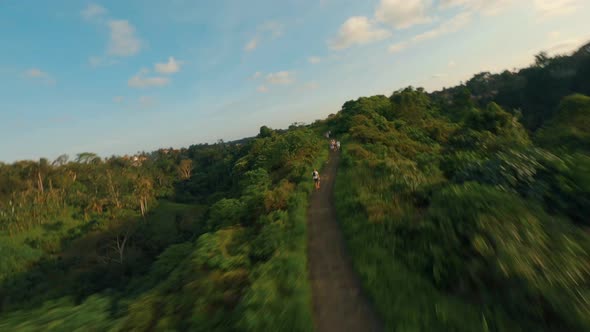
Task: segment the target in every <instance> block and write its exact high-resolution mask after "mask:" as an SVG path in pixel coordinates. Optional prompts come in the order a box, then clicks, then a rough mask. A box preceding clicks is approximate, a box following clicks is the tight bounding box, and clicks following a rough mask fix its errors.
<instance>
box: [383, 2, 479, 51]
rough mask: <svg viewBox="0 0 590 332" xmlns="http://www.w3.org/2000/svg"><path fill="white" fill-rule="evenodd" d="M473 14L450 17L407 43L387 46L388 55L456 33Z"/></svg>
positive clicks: (465, 13)
mask: <svg viewBox="0 0 590 332" xmlns="http://www.w3.org/2000/svg"><path fill="white" fill-rule="evenodd" d="M472 16H473V14H472V13H471V12H469V11H463V12H461V13H459V14H457V15H456V16H454V17H452V18H451V19H449V20H447V21H445V22H443V23H441V24H440V25H438V26H437V27H435V28H433V29H430V30H428V31H426V32H423V33H421V34H418V35H415V36H414V37H412V38H411V39H410V40H408V41H401V42H398V43H396V44H393V45H391V46H389V52H390V53H397V52H401V51H403V50H405V49H406V48H408V47H411V46H413V45H415V44H418V43H421V42H423V41H426V40H429V39H433V38H437V37H440V36H443V35H446V34H449V33H453V32H456V31H458V30H460V29H461V28H463V27H465V26H466V25H467V24H469V23H470V22H471V20H472Z"/></svg>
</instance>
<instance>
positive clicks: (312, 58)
mask: <svg viewBox="0 0 590 332" xmlns="http://www.w3.org/2000/svg"><path fill="white" fill-rule="evenodd" d="M307 61H309V63H311V64H318V63H320V62H321V61H322V58H320V57H319V56H310V57H309V58H307Z"/></svg>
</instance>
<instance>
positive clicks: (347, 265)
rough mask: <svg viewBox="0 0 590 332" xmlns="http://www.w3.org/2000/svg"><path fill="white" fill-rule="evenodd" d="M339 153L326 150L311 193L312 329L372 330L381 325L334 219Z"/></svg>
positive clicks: (308, 219) (377, 329)
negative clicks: (318, 182) (318, 181)
mask: <svg viewBox="0 0 590 332" xmlns="http://www.w3.org/2000/svg"><path fill="white" fill-rule="evenodd" d="M339 161H340V155H339V153H337V152H330V159H329V161H328V164H327V165H326V167H325V168H324V169H323V173H320V177H321V189H320V190H318V191H315V192H314V193H313V194H312V195H311V201H310V203H309V210H308V212H307V223H308V226H307V227H308V228H307V229H308V249H307V250H308V251H307V255H308V263H309V277H310V283H311V287H312V298H313V320H314V327H315V331H316V332H331V331H335V332H336V331H337V332H346V331H351V332H353V331H354V332H372V331H382V330H383V328H382V327H381V324H380V323H379V320H378V318H377V316H376V315H375V313H374V312H373V310H372V308H371V306H370V304H369V302H368V301H367V299H366V298H365V297H364V295H363V293H362V290H361V285H360V280H359V279H358V277H357V275H356V273H355V272H354V270H353V268H352V263H351V261H350V258H349V256H348V254H347V252H346V245H345V243H344V238H343V237H342V234H341V231H340V228H339V225H338V223H337V221H336V211H335V207H334V198H333V196H334V179H335V177H336V170H337V169H338V163H339Z"/></svg>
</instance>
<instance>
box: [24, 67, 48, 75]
mask: <svg viewBox="0 0 590 332" xmlns="http://www.w3.org/2000/svg"><path fill="white" fill-rule="evenodd" d="M25 76H27V77H47V76H48V75H47V73H46V72H44V71H42V70H41V69H38V68H31V69H29V70H27V71H25Z"/></svg>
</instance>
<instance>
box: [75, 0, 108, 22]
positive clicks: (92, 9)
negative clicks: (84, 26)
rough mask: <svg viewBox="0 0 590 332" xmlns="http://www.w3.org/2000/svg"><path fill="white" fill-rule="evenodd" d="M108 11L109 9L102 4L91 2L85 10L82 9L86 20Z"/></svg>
mask: <svg viewBox="0 0 590 332" xmlns="http://www.w3.org/2000/svg"><path fill="white" fill-rule="evenodd" d="M106 13H107V10H106V9H105V8H104V7H102V6H101V5H97V4H95V3H91V4H89V5H88V7H86V8H85V9H84V10H82V11H81V14H82V17H83V18H84V19H86V20H91V19H94V18H98V17H101V16H103V15H105V14H106Z"/></svg>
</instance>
